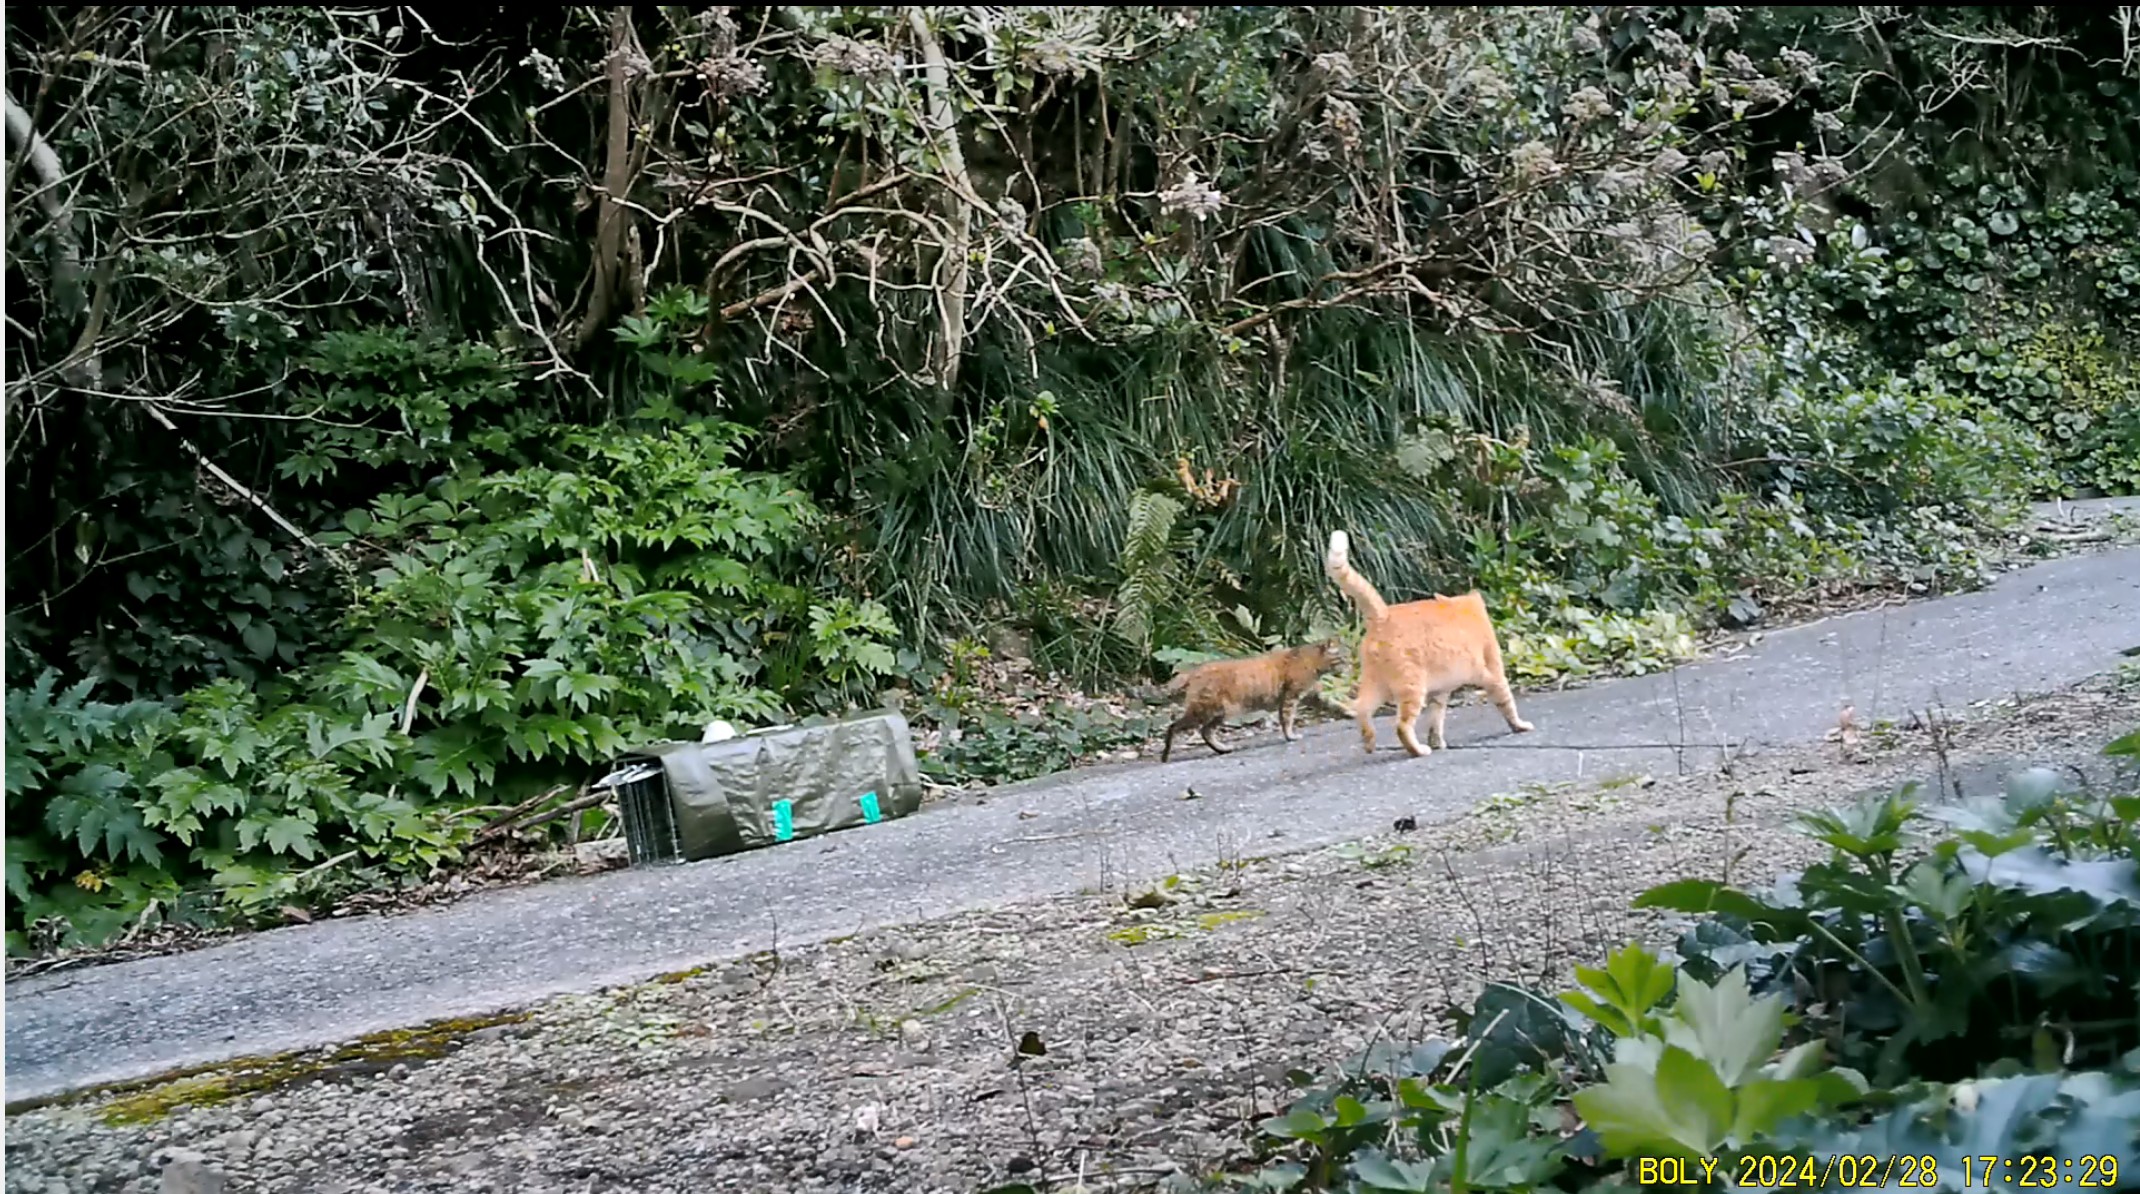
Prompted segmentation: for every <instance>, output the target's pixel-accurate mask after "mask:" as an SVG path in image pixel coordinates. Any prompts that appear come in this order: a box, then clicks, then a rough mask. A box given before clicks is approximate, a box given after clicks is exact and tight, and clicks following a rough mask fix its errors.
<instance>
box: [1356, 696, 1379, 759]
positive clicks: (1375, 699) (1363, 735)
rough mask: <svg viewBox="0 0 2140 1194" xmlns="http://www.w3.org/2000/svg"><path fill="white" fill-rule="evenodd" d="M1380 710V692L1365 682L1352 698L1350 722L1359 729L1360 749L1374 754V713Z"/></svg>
mask: <svg viewBox="0 0 2140 1194" xmlns="http://www.w3.org/2000/svg"><path fill="white" fill-rule="evenodd" d="M1381 708H1382V690H1381V689H1379V688H1374V687H1371V686H1369V685H1368V684H1367V683H1366V682H1365V681H1362V682H1361V684H1360V691H1358V692H1356V693H1354V694H1353V697H1352V720H1353V721H1354V723H1356V724H1357V725H1358V726H1359V727H1360V748H1361V749H1362V750H1365V751H1366V752H1367V753H1368V754H1373V753H1375V713H1376V712H1377V711H1379V710H1380V709H1381Z"/></svg>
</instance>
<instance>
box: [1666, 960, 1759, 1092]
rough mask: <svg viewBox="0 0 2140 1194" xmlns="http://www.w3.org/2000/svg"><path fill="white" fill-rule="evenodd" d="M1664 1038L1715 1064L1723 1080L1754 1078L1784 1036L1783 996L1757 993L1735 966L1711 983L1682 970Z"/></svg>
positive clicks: (1732, 1082)
mask: <svg viewBox="0 0 2140 1194" xmlns="http://www.w3.org/2000/svg"><path fill="white" fill-rule="evenodd" d="M1665 1040H1666V1041H1668V1042H1669V1043H1671V1044H1673V1045H1676V1046H1678V1047H1680V1048H1682V1049H1685V1050H1686V1051H1687V1052H1689V1053H1691V1054H1693V1055H1694V1056H1696V1057H1699V1058H1701V1059H1702V1060H1704V1061H1706V1062H1708V1063H1709V1064H1710V1065H1711V1066H1712V1067H1714V1072H1715V1074H1716V1076H1717V1077H1718V1078H1720V1079H1721V1080H1722V1081H1723V1082H1724V1084H1725V1085H1726V1086H1733V1087H1735V1086H1739V1085H1742V1084H1744V1083H1746V1082H1748V1081H1750V1080H1752V1079H1753V1078H1754V1077H1755V1076H1756V1075H1757V1074H1758V1073H1759V1072H1760V1070H1761V1067H1762V1065H1764V1064H1765V1063H1766V1062H1767V1061H1768V1059H1769V1058H1770V1057H1771V1056H1772V1055H1774V1054H1775V1052H1776V1046H1777V1045H1778V1044H1779V1043H1780V1042H1781V1041H1782V1040H1783V998H1782V996H1780V995H1771V996H1767V997H1765V998H1760V999H1756V998H1755V997H1754V996H1753V995H1752V993H1751V992H1749V990H1748V989H1747V985H1746V971H1745V969H1744V968H1743V967H1737V966H1734V967H1733V968H1731V969H1730V970H1727V971H1725V972H1724V975H1723V977H1722V978H1720V979H1718V980H1717V982H1716V985H1715V986H1710V985H1707V984H1705V983H1703V982H1701V981H1700V980H1699V979H1696V978H1694V977H1692V976H1690V975H1687V974H1684V973H1682V974H1681V976H1680V981H1679V1001H1678V1003H1677V1004H1675V1005H1674V1006H1673V1009H1672V1015H1671V1017H1670V1018H1668V1019H1667V1020H1666V1021H1665Z"/></svg>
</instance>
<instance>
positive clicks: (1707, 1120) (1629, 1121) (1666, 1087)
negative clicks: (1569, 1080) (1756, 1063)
mask: <svg viewBox="0 0 2140 1194" xmlns="http://www.w3.org/2000/svg"><path fill="white" fill-rule="evenodd" d="M1605 1075H1606V1081H1605V1083H1604V1084H1603V1085H1601V1086H1592V1087H1589V1088H1587V1089H1584V1090H1581V1091H1578V1092H1577V1093H1576V1095H1575V1097H1574V1103H1575V1110H1576V1112H1577V1113H1578V1114H1580V1115H1581V1116H1582V1117H1583V1122H1584V1123H1585V1124H1587V1125H1588V1126H1589V1127H1590V1129H1591V1130H1592V1131H1594V1132H1596V1133H1597V1135H1598V1140H1599V1142H1600V1143H1602V1144H1603V1145H1604V1146H1605V1151H1606V1153H1607V1154H1608V1155H1610V1156H1613V1157H1631V1156H1675V1157H1684V1158H1686V1159H1688V1160H1700V1159H1701V1158H1703V1157H1706V1156H1710V1155H1713V1154H1714V1153H1715V1152H1716V1151H1717V1148H1718V1146H1719V1145H1721V1144H1722V1143H1723V1142H1724V1139H1725V1136H1726V1135H1727V1134H1728V1133H1729V1132H1730V1129H1731V1124H1732V1120H1733V1118H1734V1117H1733V1108H1732V1099H1731V1091H1730V1090H1729V1089H1728V1088H1727V1087H1726V1086H1725V1085H1724V1083H1723V1082H1722V1081H1721V1080H1719V1079H1718V1077H1717V1075H1716V1072H1715V1071H1714V1070H1712V1069H1710V1068H1709V1066H1708V1064H1707V1063H1705V1062H1703V1061H1702V1060H1701V1059H1700V1058H1698V1057H1696V1056H1694V1055H1693V1054H1691V1053H1689V1052H1687V1051H1686V1050H1685V1049H1682V1048H1680V1047H1678V1046H1677V1045H1667V1046H1666V1047H1665V1049H1664V1052H1663V1054H1662V1055H1661V1056H1660V1057H1659V1058H1658V1060H1657V1067H1656V1069H1655V1070H1654V1071H1645V1070H1641V1069H1637V1068H1635V1067H1632V1066H1626V1065H1620V1064H1618V1063H1615V1064H1612V1065H1608V1066H1606V1067H1605Z"/></svg>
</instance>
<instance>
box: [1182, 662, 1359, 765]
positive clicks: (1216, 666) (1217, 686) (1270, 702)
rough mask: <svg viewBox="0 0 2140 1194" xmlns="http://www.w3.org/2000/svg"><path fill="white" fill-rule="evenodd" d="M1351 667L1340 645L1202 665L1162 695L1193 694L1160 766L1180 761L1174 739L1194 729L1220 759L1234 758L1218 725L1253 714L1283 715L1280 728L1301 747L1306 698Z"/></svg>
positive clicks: (1184, 708)
mask: <svg viewBox="0 0 2140 1194" xmlns="http://www.w3.org/2000/svg"><path fill="white" fill-rule="evenodd" d="M1343 666H1345V650H1344V647H1343V646H1342V645H1341V644H1339V642H1338V641H1337V640H1336V639H1334V638H1333V639H1326V640H1324V641H1323V642H1320V643H1315V644H1312V645H1310V646H1306V647H1280V648H1278V649H1277V650H1275V651H1265V652H1264V653H1263V654H1261V655H1253V656H1250V657H1249V658H1247V659H1217V660H1213V661H1212V662H1210V663H1202V664H1198V665H1197V666H1195V667H1193V668H1190V669H1189V670H1188V671H1186V672H1183V673H1182V674H1180V675H1178V676H1176V677H1174V678H1173V679H1172V680H1170V681H1168V682H1167V686H1166V687H1165V688H1164V689H1162V690H1161V691H1163V692H1165V693H1167V694H1168V695H1172V694H1174V693H1177V692H1187V694H1188V695H1187V697H1186V698H1185V699H1184V700H1183V701H1182V714H1181V716H1180V717H1177V718H1175V719H1174V723H1173V724H1172V725H1169V726H1168V727H1167V743H1166V745H1165V746H1164V747H1162V748H1161V749H1160V752H1159V761H1160V762H1162V763H1164V762H1166V761H1167V760H1168V759H1170V758H1172V757H1173V755H1174V735H1176V734H1179V733H1180V732H1182V731H1183V730H1186V729H1191V728H1194V729H1196V730H1197V731H1198V732H1199V733H1201V734H1202V735H1203V738H1204V745H1206V746H1208V747H1210V748H1211V749H1212V751H1213V752H1214V753H1217V754H1222V755H1223V754H1229V753H1231V752H1232V748H1231V747H1225V746H1220V745H1219V744H1218V740H1217V739H1215V738H1213V737H1212V736H1211V731H1212V730H1214V729H1216V728H1218V724H1219V723H1220V722H1222V721H1225V720H1226V719H1227V718H1228V717H1232V716H1234V715H1236V714H1239V713H1244V712H1247V711H1248V710H1251V709H1270V708H1274V707H1275V708H1276V709H1277V710H1278V728H1279V730H1280V732H1282V733H1283V734H1284V735H1285V740H1286V741H1288V742H1298V741H1299V740H1300V734H1299V733H1298V731H1297V729H1296V726H1297V725H1298V723H1299V721H1300V702H1301V698H1302V697H1304V696H1306V695H1307V694H1308V693H1310V692H1313V691H1315V682H1316V681H1317V680H1318V679H1320V678H1322V677H1323V676H1325V675H1328V674H1329V673H1331V672H1334V671H1336V670H1337V669H1339V668H1341V667H1343Z"/></svg>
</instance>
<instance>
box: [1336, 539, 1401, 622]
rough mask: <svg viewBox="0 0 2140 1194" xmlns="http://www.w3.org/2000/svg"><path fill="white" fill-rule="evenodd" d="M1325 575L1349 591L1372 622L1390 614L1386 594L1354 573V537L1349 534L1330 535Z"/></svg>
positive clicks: (1354, 605)
mask: <svg viewBox="0 0 2140 1194" xmlns="http://www.w3.org/2000/svg"><path fill="white" fill-rule="evenodd" d="M1323 573H1324V574H1325V575H1327V576H1328V577H1329V578H1330V579H1331V580H1334V581H1336V582H1337V584H1338V587H1339V588H1341V589H1343V590H1345V595H1346V596H1348V597H1350V598H1352V604H1353V607H1354V608H1355V609H1358V610H1359V611H1360V616H1361V617H1363V618H1365V619H1367V620H1368V621H1369V622H1370V623H1373V622H1376V621H1379V620H1380V619H1381V617H1382V615H1383V614H1384V613H1385V612H1386V611H1388V609H1389V602H1387V601H1384V600H1382V594H1380V593H1377V592H1375V586H1373V585H1371V584H1369V583H1367V578H1366V577H1364V576H1361V575H1360V574H1359V573H1357V572H1355V571H1353V569H1352V537H1351V536H1349V535H1347V534H1346V533H1345V532H1343V531H1332V532H1330V548H1329V550H1328V551H1325V552H1324V553H1323Z"/></svg>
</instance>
